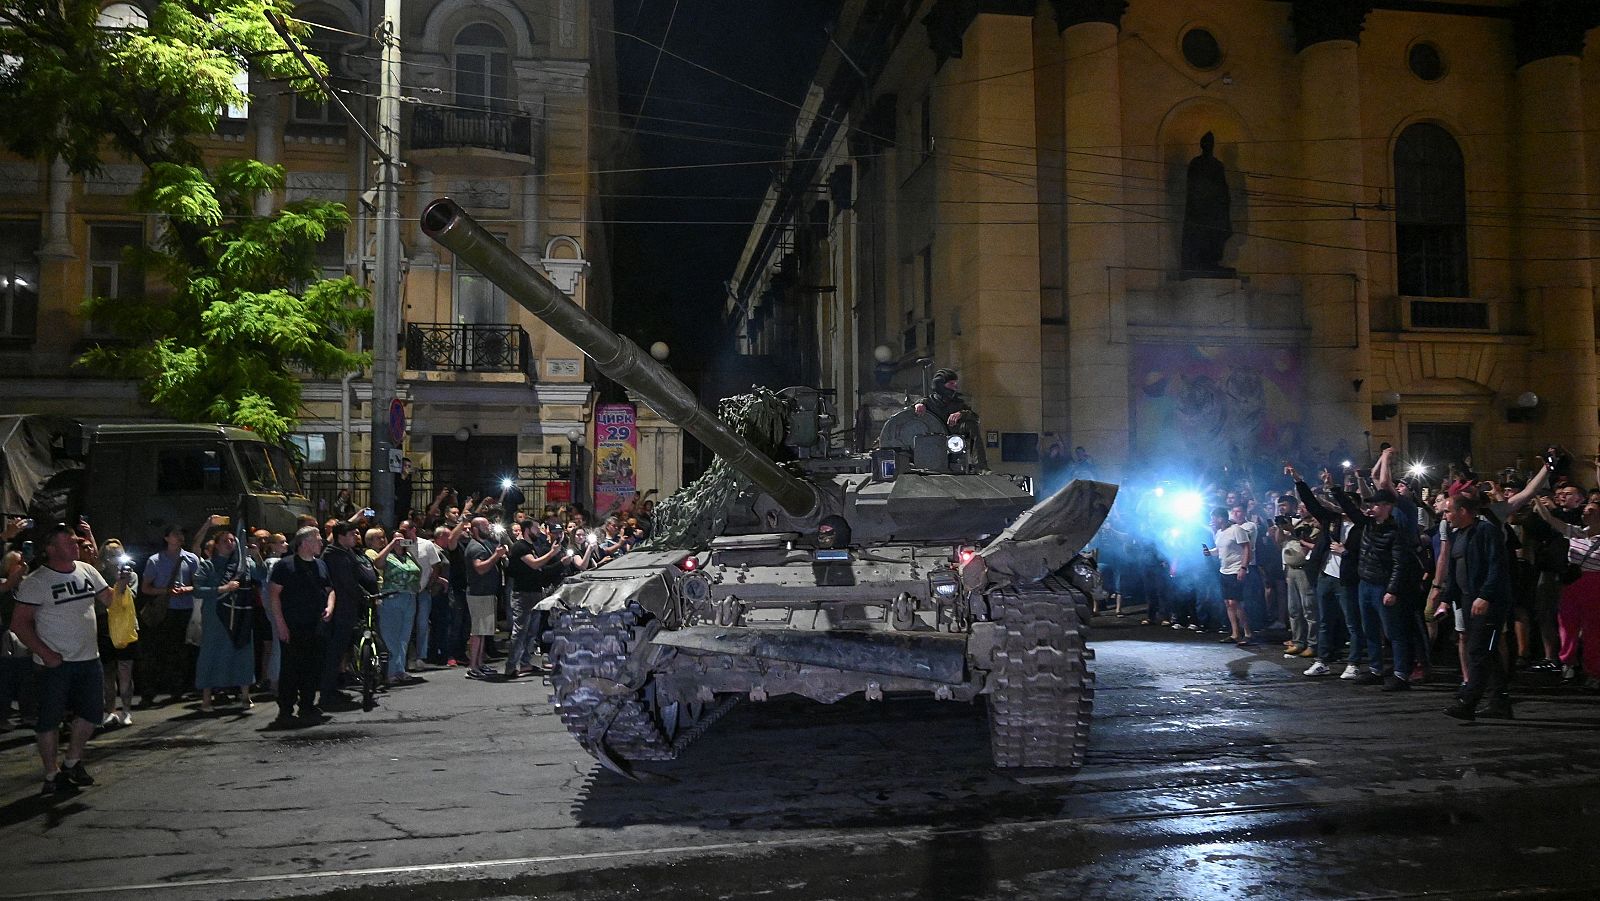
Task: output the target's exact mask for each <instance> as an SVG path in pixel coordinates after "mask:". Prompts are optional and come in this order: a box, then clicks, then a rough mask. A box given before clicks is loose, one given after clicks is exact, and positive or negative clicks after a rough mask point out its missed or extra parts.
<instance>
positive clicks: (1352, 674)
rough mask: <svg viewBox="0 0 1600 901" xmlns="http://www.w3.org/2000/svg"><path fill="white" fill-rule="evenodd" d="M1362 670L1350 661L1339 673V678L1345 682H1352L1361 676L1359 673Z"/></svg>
mask: <svg viewBox="0 0 1600 901" xmlns="http://www.w3.org/2000/svg"><path fill="white" fill-rule="evenodd" d="M1363 672H1365V670H1363V669H1362V668H1361V667H1359V666H1357V665H1355V664H1354V663H1352V664H1350V665H1349V666H1347V667H1345V668H1344V672H1342V673H1340V674H1339V678H1341V679H1344V680H1345V681H1347V682H1354V681H1355V680H1357V679H1359V678H1361V674H1362V673H1363Z"/></svg>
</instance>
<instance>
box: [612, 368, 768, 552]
mask: <svg viewBox="0 0 1600 901" xmlns="http://www.w3.org/2000/svg"><path fill="white" fill-rule="evenodd" d="M717 418H719V419H721V420H722V421H723V422H725V423H727V424H728V426H729V427H730V428H732V429H733V430H734V431H735V432H737V433H738V434H739V435H740V437H742V438H744V439H745V440H746V441H749V442H750V443H751V444H754V445H755V446H756V449H757V450H759V451H761V452H762V453H764V454H766V455H767V456H769V457H772V458H774V459H781V457H782V455H783V438H784V430H785V427H786V426H785V423H786V422H787V420H788V411H787V405H786V404H785V402H784V400H783V398H781V397H779V396H778V394H777V392H775V391H772V390H771V389H768V388H762V387H760V386H756V387H753V388H751V390H750V393H749V394H736V395H734V396H732V397H726V398H723V400H722V402H721V403H720V404H717ZM752 488H753V483H752V482H751V481H750V479H748V478H746V477H745V476H744V475H742V474H740V473H739V472H738V471H737V470H735V469H734V468H733V467H731V466H729V465H728V464H727V462H726V461H725V460H723V459H722V458H721V457H717V458H716V459H715V460H713V461H712V462H711V468H709V469H707V470H706V472H705V475H702V476H701V477H700V478H698V479H695V480H694V481H693V482H690V483H689V484H688V485H685V486H683V487H682V488H679V489H678V490H677V491H676V492H674V493H673V495H672V496H671V497H669V498H667V499H666V500H664V501H662V502H661V503H660V504H659V505H657V506H656V514H655V528H654V532H653V533H652V535H651V538H650V540H649V541H648V542H646V543H645V544H643V545H641V548H642V549H644V550H653V551H655V550H667V549H670V548H700V547H705V546H706V545H707V544H708V543H709V542H710V541H711V539H712V538H714V537H716V536H717V535H719V534H721V532H722V529H723V527H724V526H726V525H727V523H728V512H729V511H730V510H731V509H732V508H733V505H734V503H735V502H736V501H737V500H738V498H739V495H740V494H741V493H743V492H745V491H749V490H751V489H752Z"/></svg>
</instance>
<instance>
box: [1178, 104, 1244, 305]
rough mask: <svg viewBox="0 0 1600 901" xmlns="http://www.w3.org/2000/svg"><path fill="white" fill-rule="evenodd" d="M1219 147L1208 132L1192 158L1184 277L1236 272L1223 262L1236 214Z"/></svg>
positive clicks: (1186, 200)
mask: <svg viewBox="0 0 1600 901" xmlns="http://www.w3.org/2000/svg"><path fill="white" fill-rule="evenodd" d="M1216 147H1217V138H1216V136H1215V135H1213V134H1212V133H1211V132H1209V131H1208V132H1206V133H1205V136H1204V137H1202V138H1201V139H1200V155H1199V156H1197V157H1195V158H1194V159H1192V160H1190V161H1189V177H1188V182H1187V184H1186V185H1185V195H1184V203H1183V251H1182V254H1183V258H1182V270H1183V271H1182V273H1181V276H1180V277H1181V278H1232V277H1233V276H1234V274H1235V272H1234V270H1232V269H1229V268H1227V267H1225V266H1223V265H1222V251H1223V248H1224V247H1226V246H1227V243H1228V239H1229V238H1231V237H1233V216H1232V213H1231V212H1230V210H1229V207H1230V205H1231V204H1232V198H1231V197H1230V196H1229V194H1228V170H1227V167H1225V166H1223V165H1222V161H1221V160H1219V159H1217V157H1216Z"/></svg>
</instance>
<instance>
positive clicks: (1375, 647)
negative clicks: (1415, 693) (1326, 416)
mask: <svg viewBox="0 0 1600 901" xmlns="http://www.w3.org/2000/svg"><path fill="white" fill-rule="evenodd" d="M1334 498H1335V499H1336V500H1338V502H1339V507H1340V508H1341V509H1343V510H1344V514H1345V515H1346V516H1348V517H1350V520H1351V521H1352V522H1358V523H1361V524H1363V525H1365V526H1366V530H1365V531H1364V532H1362V535H1361V560H1360V561H1359V562H1358V564H1357V568H1358V570H1359V574H1360V577H1361V582H1360V584H1359V585H1357V586H1356V596H1357V599H1358V600H1359V601H1360V604H1361V630H1362V632H1364V633H1365V634H1366V639H1367V665H1368V667H1369V670H1368V675H1367V676H1365V677H1364V678H1360V679H1357V680H1356V681H1357V682H1362V683H1369V684H1370V683H1374V682H1380V681H1381V682H1382V683H1383V690H1384V691H1401V690H1404V689H1407V688H1410V687H1411V668H1412V665H1413V664H1414V663H1415V662H1416V660H1415V655H1416V647H1415V629H1413V628H1412V626H1411V619H1412V616H1413V614H1414V612H1415V611H1414V608H1415V606H1416V603H1417V595H1418V593H1419V592H1420V589H1421V587H1422V565H1421V562H1420V561H1419V560H1418V559H1417V554H1416V547H1415V543H1414V542H1413V541H1412V540H1411V538H1410V536H1407V535H1406V534H1405V530H1404V529H1403V528H1402V527H1401V524H1400V523H1399V521H1398V520H1396V519H1395V517H1394V507H1395V503H1396V502H1397V501H1398V500H1399V498H1397V497H1396V496H1395V493H1394V491H1393V490H1392V489H1389V488H1379V489H1378V490H1377V491H1374V492H1373V493H1372V498H1371V511H1372V512H1370V513H1368V512H1366V511H1364V510H1362V509H1361V506H1360V505H1359V504H1358V503H1357V501H1356V499H1355V497H1353V496H1352V495H1350V494H1347V493H1346V492H1344V491H1342V490H1340V489H1338V488H1335V489H1334ZM1385 633H1387V635H1388V637H1389V644H1390V649H1391V662H1392V672H1391V673H1390V674H1389V675H1388V676H1386V677H1385V676H1380V675H1379V673H1380V670H1379V668H1378V662H1379V659H1380V657H1381V656H1382V654H1383V638H1384V635H1385Z"/></svg>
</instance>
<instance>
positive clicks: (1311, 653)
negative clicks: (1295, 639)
mask: <svg viewBox="0 0 1600 901" xmlns="http://www.w3.org/2000/svg"><path fill="white" fill-rule="evenodd" d="M1299 656H1301V657H1315V656H1317V652H1316V650H1314V649H1312V648H1306V649H1305V650H1303V651H1301V652H1300V654H1299Z"/></svg>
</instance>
